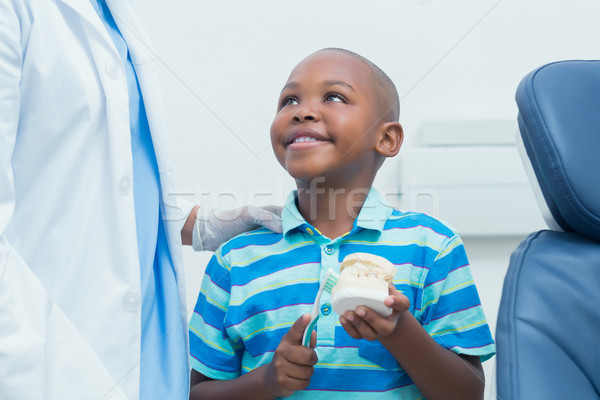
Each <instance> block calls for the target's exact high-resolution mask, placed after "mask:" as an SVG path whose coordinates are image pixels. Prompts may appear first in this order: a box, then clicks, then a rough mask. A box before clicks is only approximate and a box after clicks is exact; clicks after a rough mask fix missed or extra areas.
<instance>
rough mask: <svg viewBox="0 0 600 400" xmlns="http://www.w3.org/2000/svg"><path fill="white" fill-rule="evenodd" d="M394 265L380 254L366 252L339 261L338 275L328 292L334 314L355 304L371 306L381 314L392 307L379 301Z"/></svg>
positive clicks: (339, 313) (340, 312)
mask: <svg viewBox="0 0 600 400" xmlns="http://www.w3.org/2000/svg"><path fill="white" fill-rule="evenodd" d="M395 274H396V267H394V265H393V264H392V263H391V262H389V261H388V260H386V259H385V258H383V257H379V256H375V255H373V254H368V253H354V254H349V255H348V256H346V257H345V258H344V260H343V261H342V265H341V267H340V278H339V280H338V283H337V285H336V286H335V287H334V288H333V290H332V291H331V305H332V307H333V310H334V311H335V312H336V313H337V314H338V315H343V314H344V313H345V312H346V311H349V310H355V309H356V307H358V306H367V307H369V308H372V309H373V310H375V311H376V312H378V313H379V314H381V315H383V316H386V317H387V316H389V315H390V314H391V313H392V309H391V308H389V307H387V306H385V305H384V304H383V300H384V299H385V298H386V297H387V296H388V295H389V288H388V284H389V282H391V281H392V279H393V278H394V275H395Z"/></svg>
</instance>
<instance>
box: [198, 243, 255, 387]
mask: <svg viewBox="0 0 600 400" xmlns="http://www.w3.org/2000/svg"><path fill="white" fill-rule="evenodd" d="M230 294H231V281H230V267H229V265H227V263H226V261H224V259H223V258H222V255H221V250H220V249H219V250H217V252H216V253H215V255H213V257H212V258H211V260H210V262H209V263H208V265H207V267H206V271H205V273H204V278H203V279H202V285H201V288H200V294H199V295H198V301H197V302H196V307H195V308H194V313H193V315H192V317H191V319H190V326H189V329H190V363H191V366H192V368H193V369H195V370H196V371H198V372H200V373H201V374H203V375H205V376H207V377H209V378H211V379H234V378H237V377H238V376H240V374H241V360H242V355H243V345H242V343H241V341H239V342H236V341H234V340H233V339H231V338H230V337H229V336H228V334H227V331H226V329H225V318H226V316H227V308H228V306H229V299H230Z"/></svg>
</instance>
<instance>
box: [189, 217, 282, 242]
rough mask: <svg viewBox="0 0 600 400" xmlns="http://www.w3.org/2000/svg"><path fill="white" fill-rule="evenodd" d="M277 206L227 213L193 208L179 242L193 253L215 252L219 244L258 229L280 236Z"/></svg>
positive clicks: (279, 218)
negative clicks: (189, 246) (192, 248)
mask: <svg viewBox="0 0 600 400" xmlns="http://www.w3.org/2000/svg"><path fill="white" fill-rule="evenodd" d="M281 210H282V207H280V206H264V207H257V206H244V207H239V208H235V209H229V210H219V209H208V208H206V207H198V206H196V207H194V208H193V209H192V211H191V212H190V215H189V217H188V219H187V221H186V222H185V225H184V226H183V229H182V230H181V242H182V243H183V244H184V245H192V246H193V247H194V250H196V251H215V250H216V249H217V248H218V247H219V246H220V245H221V243H224V242H226V241H228V240H229V239H231V238H233V237H234V236H237V235H239V234H240V233H243V232H247V231H250V230H253V229H256V228H259V227H261V226H264V227H265V228H267V229H270V230H272V231H273V232H278V233H279V232H281Z"/></svg>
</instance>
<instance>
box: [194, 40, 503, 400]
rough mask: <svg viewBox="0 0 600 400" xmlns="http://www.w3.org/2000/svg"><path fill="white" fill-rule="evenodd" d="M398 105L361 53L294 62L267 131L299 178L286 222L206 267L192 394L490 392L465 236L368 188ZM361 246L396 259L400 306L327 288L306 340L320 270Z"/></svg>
mask: <svg viewBox="0 0 600 400" xmlns="http://www.w3.org/2000/svg"><path fill="white" fill-rule="evenodd" d="M398 112H399V109H398V95H397V92H396V89H395V87H394V85H393V83H392V82H391V81H390V79H389V78H388V77H387V76H386V75H385V74H384V73H383V72H382V71H381V70H380V69H379V68H377V67H376V66H375V65H374V64H372V63H371V62H370V61H368V60H366V59H364V58H363V57H361V56H359V55H357V54H354V53H352V52H349V51H347V50H342V49H324V50H321V51H318V52H316V53H314V54H311V55H310V56H308V57H307V58H306V59H304V60H303V61H302V62H301V63H300V64H298V65H297V66H296V68H294V70H293V71H292V73H291V75H290V77H289V79H288V81H287V83H286V84H285V86H284V88H283V90H282V92H281V95H280V100H279V106H278V111H277V114H276V116H275V119H274V121H273V123H272V126H271V141H272V145H273V149H274V152H275V155H276V157H277V159H278V161H279V162H280V163H281V164H282V165H283V167H284V168H285V169H286V170H287V171H288V172H289V174H290V175H291V176H292V177H294V179H295V180H296V184H297V187H298V190H297V192H294V193H292V195H291V196H290V198H289V199H288V201H287V203H286V205H285V208H284V211H283V214H282V219H283V233H282V234H276V233H273V232H271V231H268V230H266V229H259V230H256V231H253V232H251V233H248V234H244V235H240V236H238V237H237V238H235V239H233V240H231V241H229V242H228V243H226V244H225V245H223V246H222V247H221V248H220V249H219V250H218V251H217V252H216V254H215V255H214V256H213V258H212V260H211V262H210V263H209V265H208V266H207V269H206V275H205V278H204V280H203V283H202V290H201V293H200V296H199V298H198V302H197V304H196V309H195V313H194V315H193V316H192V319H191V321H190V346H191V356H192V357H191V362H192V367H193V371H192V376H191V378H192V391H191V395H190V398H191V399H211V400H215V399H274V398H277V397H286V396H292V398H295V399H296V398H297V399H300V398H311V399H342V398H348V397H349V398H352V399H372V398H375V396H376V398H377V399H421V398H423V396H425V397H427V398H428V399H430V400H431V399H445V400H447V399H461V400H465V399H471V398H472V399H481V398H482V397H483V389H484V377H483V372H482V368H481V359H487V358H489V357H491V356H492V355H493V354H494V344H493V341H492V338H491V334H490V331H489V328H488V326H487V323H486V321H485V317H484V315H483V312H482V311H481V306H480V303H479V297H478V294H477V290H476V288H475V286H474V284H473V281H472V277H471V274H470V270H469V267H468V261H467V258H466V255H465V252H464V247H463V245H462V242H461V239H460V237H459V236H458V235H457V234H455V233H454V232H453V231H452V230H451V229H450V228H449V227H447V226H446V225H444V224H442V223H441V222H439V221H437V220H435V219H433V218H431V217H428V216H425V215H422V214H416V213H403V212H400V211H397V210H393V209H391V208H389V207H387V206H385V205H383V204H382V203H381V201H380V198H379V195H378V194H377V192H376V191H375V190H373V189H371V185H372V183H373V180H374V178H375V174H376V172H377V170H378V169H379V167H380V166H381V164H382V163H383V161H384V159H385V158H386V157H393V156H395V155H396V154H397V153H398V151H399V150H400V146H401V144H402V139H403V132H402V127H401V125H400V124H399V123H398V122H397V121H398ZM356 252H366V253H372V254H375V255H379V256H382V257H385V258H387V259H388V260H389V261H390V262H392V263H393V264H395V266H396V268H397V272H396V276H395V278H394V280H393V283H394V285H390V288H389V290H390V295H389V296H388V297H387V298H386V300H385V304H386V305H387V306H389V307H391V308H392V309H393V313H392V315H390V316H389V317H383V316H381V315H379V314H377V313H375V312H374V311H373V310H371V309H368V308H366V307H358V308H357V309H356V310H354V311H350V312H346V313H345V314H344V315H343V316H337V315H336V314H335V313H333V312H332V310H331V305H330V296H329V294H328V293H327V292H325V293H323V296H322V297H321V304H320V310H321V315H320V318H319V321H318V323H317V328H316V331H314V332H312V337H311V347H303V346H302V345H301V339H302V334H303V331H304V329H305V327H306V326H307V325H308V323H309V319H310V315H307V314H306V313H310V310H311V309H312V303H313V301H314V299H315V295H316V293H317V290H318V288H319V282H320V279H322V277H323V275H324V273H325V271H326V270H327V269H328V268H333V269H334V270H336V271H338V272H339V265H340V262H341V260H342V259H343V258H344V257H345V256H346V255H347V254H350V253H356ZM298 316H300V317H299V318H298ZM349 392H351V393H352V394H351V395H349Z"/></svg>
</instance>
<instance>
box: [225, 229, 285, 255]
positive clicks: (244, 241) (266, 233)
mask: <svg viewBox="0 0 600 400" xmlns="http://www.w3.org/2000/svg"><path fill="white" fill-rule="evenodd" d="M281 238H282V236H281V235H280V234H278V233H274V232H271V231H270V230H267V229H265V228H261V229H256V230H254V231H251V232H247V233H244V234H241V235H239V236H236V237H234V238H233V239H231V240H230V241H228V242H226V243H225V244H223V246H222V247H221V253H222V254H223V255H227V254H228V253H229V252H231V251H232V250H240V249H243V248H244V247H246V246H271V245H273V244H275V243H277V242H279V241H280V240H281Z"/></svg>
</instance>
